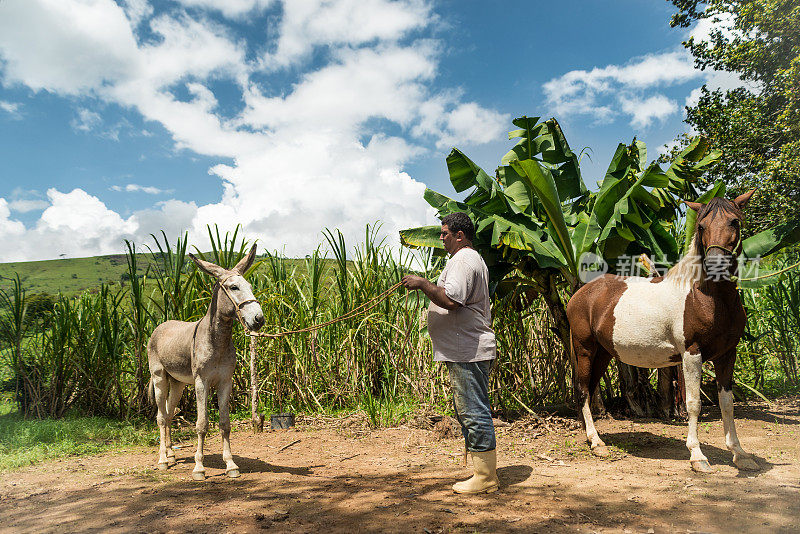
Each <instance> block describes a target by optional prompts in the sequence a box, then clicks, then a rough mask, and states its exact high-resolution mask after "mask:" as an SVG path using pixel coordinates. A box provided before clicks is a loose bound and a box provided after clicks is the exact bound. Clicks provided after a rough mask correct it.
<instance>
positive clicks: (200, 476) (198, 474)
mask: <svg viewBox="0 0 800 534" xmlns="http://www.w3.org/2000/svg"><path fill="white" fill-rule="evenodd" d="M192 478H193V479H195V480H205V479H206V472H205V471H192Z"/></svg>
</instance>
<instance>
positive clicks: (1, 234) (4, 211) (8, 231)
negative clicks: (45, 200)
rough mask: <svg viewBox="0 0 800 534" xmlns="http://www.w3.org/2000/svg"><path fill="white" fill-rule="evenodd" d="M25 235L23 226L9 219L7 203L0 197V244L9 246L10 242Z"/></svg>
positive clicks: (9, 213)
mask: <svg viewBox="0 0 800 534" xmlns="http://www.w3.org/2000/svg"><path fill="white" fill-rule="evenodd" d="M24 233H25V225H24V224H22V223H21V222H19V221H15V220H13V219H12V218H11V210H10V209H9V205H8V201H7V200H6V199H4V198H2V197H0V244H4V245H10V244H11V243H10V241H11V240H13V239H16V238H18V237H19V236H21V235H22V234H24Z"/></svg>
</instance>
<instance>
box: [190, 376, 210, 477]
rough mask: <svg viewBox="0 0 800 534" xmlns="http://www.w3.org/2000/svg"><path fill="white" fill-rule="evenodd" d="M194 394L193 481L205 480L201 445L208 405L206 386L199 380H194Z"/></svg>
mask: <svg viewBox="0 0 800 534" xmlns="http://www.w3.org/2000/svg"><path fill="white" fill-rule="evenodd" d="M194 394H195V396H196V397H197V424H196V425H195V429H196V430H197V452H196V453H195V454H194V470H193V471H192V478H193V479H195V480H205V478H206V469H205V467H203V444H204V443H205V440H206V432H208V414H207V413H206V406H207V404H208V384H206V382H205V381H204V380H203V379H202V378H200V377H197V378H195V379H194Z"/></svg>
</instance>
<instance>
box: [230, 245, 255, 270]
mask: <svg viewBox="0 0 800 534" xmlns="http://www.w3.org/2000/svg"><path fill="white" fill-rule="evenodd" d="M255 259H256V246H255V245H253V247H252V248H251V249H250V252H248V253H247V256H245V257H244V258H242V259H241V260H239V263H237V264H236V267H234V268H233V270H234V271H239V273H240V274H244V273H246V272H247V269H249V268H250V266H251V265H253V260H255Z"/></svg>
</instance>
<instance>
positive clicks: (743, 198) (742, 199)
mask: <svg viewBox="0 0 800 534" xmlns="http://www.w3.org/2000/svg"><path fill="white" fill-rule="evenodd" d="M755 192H756V190H755V189H751V190H750V191H748V192H747V193H745V194H743V195H739V196H738V197H736V198H734V199H733V203H734V204H736V207H737V208H739V209H742V208H743V207H744V205H745V204H747V202H748V201H749V200H750V197H752V196H753V193H755Z"/></svg>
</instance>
